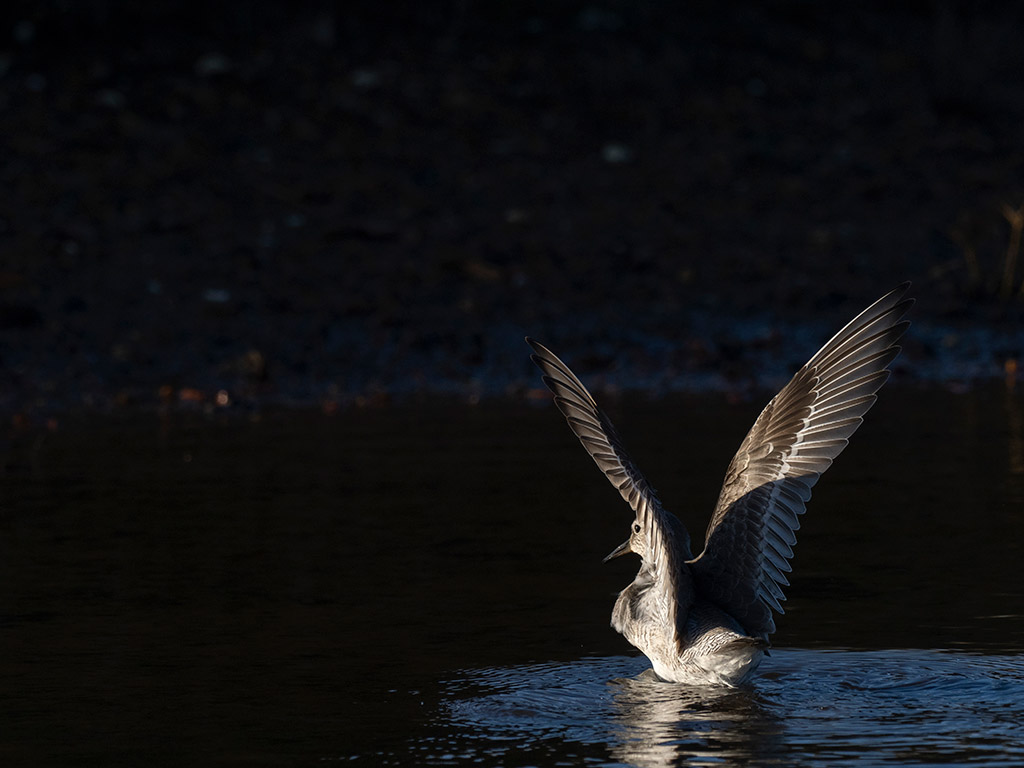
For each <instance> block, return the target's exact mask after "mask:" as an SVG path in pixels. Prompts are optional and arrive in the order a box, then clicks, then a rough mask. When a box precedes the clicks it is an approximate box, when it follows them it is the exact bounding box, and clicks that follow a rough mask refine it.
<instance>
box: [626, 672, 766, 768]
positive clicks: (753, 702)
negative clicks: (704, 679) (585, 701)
mask: <svg viewBox="0 0 1024 768" xmlns="http://www.w3.org/2000/svg"><path fill="white" fill-rule="evenodd" d="M609 685H610V686H612V688H613V693H612V701H613V711H614V718H615V720H616V722H617V723H618V725H619V728H618V729H617V732H616V734H615V735H616V738H615V739H614V740H613V742H612V743H611V744H609V746H610V748H611V751H612V754H613V755H614V757H615V758H616V759H617V760H619V761H621V762H623V763H626V764H628V765H635V766H642V768H648V767H650V768H658V767H660V766H675V765H683V764H693V763H702V762H703V761H705V760H707V761H713V762H715V763H720V762H725V763H730V764H731V763H737V764H739V763H745V762H748V761H749V760H751V759H754V758H760V759H763V758H764V757H765V756H766V755H769V754H778V753H779V752H780V751H781V731H782V727H781V723H780V722H779V720H778V718H777V717H776V716H774V715H773V714H772V713H771V712H770V711H769V709H768V708H767V707H765V706H763V705H762V703H761V702H760V700H759V697H758V694H757V692H756V691H755V690H753V689H750V688H725V687H718V686H715V687H709V686H689V685H678V684H674V683H665V682H662V681H660V680H658V678H657V676H656V675H655V674H654V672H653V670H650V669H648V670H647V671H645V672H643V673H642V674H640V675H639V676H637V677H633V678H620V679H617V680H613V681H612V682H610V683H609Z"/></svg>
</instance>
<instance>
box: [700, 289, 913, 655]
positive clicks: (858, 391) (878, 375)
mask: <svg viewBox="0 0 1024 768" xmlns="http://www.w3.org/2000/svg"><path fill="white" fill-rule="evenodd" d="M909 285H910V284H909V283H905V284H903V285H901V286H899V287H898V288H896V289H895V290H893V291H892V292H890V293H888V294H886V295H885V296H883V297H882V298H880V299H879V300H878V301H876V302H875V303H874V304H872V305H871V306H870V307H868V308H867V309H865V310H864V311H863V312H861V313H860V314H859V315H858V316H857V317H856V318H854V319H853V320H852V321H851V322H850V323H849V324H848V325H846V327H844V328H843V329H842V330H841V331H839V333H837V334H836V335H835V336H834V337H833V338H832V339H831V340H830V341H829V342H828V343H827V344H825V346H824V347H822V348H821V349H820V350H819V351H818V352H817V354H815V355H814V356H813V357H812V358H811V359H810V360H809V361H808V362H807V364H806V365H804V367H803V368H801V369H800V370H799V371H797V373H796V375H795V376H793V378H792V379H791V380H790V382H789V383H788V384H787V385H786V386H785V387H783V388H782V390H781V391H780V392H779V394H777V395H776V396H775V397H774V398H773V399H772V401H771V402H770V403H768V405H767V406H766V407H765V409H764V411H762V412H761V415H760V416H758V418H757V421H755V422H754V426H753V427H752V428H751V430H750V432H749V433H748V434H747V436H746V438H745V439H744V440H743V443H742V445H740V449H739V451H738V452H737V453H736V456H735V457H734V458H733V460H732V463H731V464H730V465H729V469H728V470H727V472H726V476H725V483H724V484H723V486H722V491H721V495H720V496H719V499H718V504H717V506H716V507H715V512H714V514H713V515H712V517H711V522H710V524H709V525H708V531H707V536H706V539H705V544H704V551H703V552H702V553H701V554H700V555H699V556H698V557H697V558H696V559H695V560H693V561H691V565H692V567H693V573H694V576H695V578H696V579H697V585H698V589H699V591H700V592H701V593H702V594H704V595H705V596H708V597H710V598H711V599H712V600H713V601H714V602H715V603H716V604H717V605H718V606H719V607H720V608H722V609H723V610H725V611H727V612H728V613H729V614H731V615H732V616H733V617H735V618H736V620H737V621H739V622H740V624H741V625H742V626H743V628H744V629H745V630H746V631H747V633H748V634H750V635H754V636H762V637H766V636H767V635H768V634H770V633H772V632H774V631H775V621H774V619H773V618H772V610H775V611H778V612H779V613H782V607H781V605H780V604H779V603H780V601H782V600H785V599H786V598H785V595H784V594H783V592H782V587H784V586H789V582H788V581H787V580H786V576H785V573H787V572H789V570H790V566H789V560H790V558H791V557H792V556H793V550H792V546H793V545H794V544H795V543H796V534H795V531H796V530H797V529H798V528H799V527H800V523H799V521H798V519H797V516H798V515H800V514H802V513H803V512H804V509H805V504H806V503H807V501H808V500H809V499H810V498H811V487H812V486H813V485H814V484H815V483H816V482H817V481H818V477H819V476H820V475H821V474H822V473H823V472H824V471H825V470H826V469H828V467H829V466H830V465H831V464H832V460H833V459H834V458H835V457H836V456H838V455H839V453H840V452H841V451H842V450H843V448H845V447H846V444H847V441H848V439H849V437H850V435H852V434H853V433H854V431H856V429H857V427H859V426H860V424H861V422H862V421H863V416H864V414H865V413H867V411H868V409H869V408H871V406H872V405H873V404H874V402H875V399H876V395H875V392H877V391H878V389H879V388H880V387H881V386H882V384H884V383H885V380H886V379H887V378H888V376H889V371H888V370H887V367H888V365H889V364H890V363H891V362H892V361H893V359H894V358H895V357H896V355H897V354H898V353H899V350H900V347H899V346H898V345H897V342H898V341H899V339H900V337H901V336H902V335H903V333H904V331H906V329H907V327H908V326H909V325H910V323H909V322H907V321H906V320H902V318H903V315H904V314H906V312H907V310H908V309H909V308H910V305H911V304H913V300H912V299H904V298H903V296H904V294H905V293H906V291H907V288H908V287H909Z"/></svg>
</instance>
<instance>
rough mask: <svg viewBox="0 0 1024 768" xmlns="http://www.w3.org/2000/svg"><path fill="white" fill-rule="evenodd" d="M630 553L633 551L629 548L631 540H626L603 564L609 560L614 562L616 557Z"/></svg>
mask: <svg viewBox="0 0 1024 768" xmlns="http://www.w3.org/2000/svg"><path fill="white" fill-rule="evenodd" d="M630 551H631V550H630V548H629V539H626V540H625V541H624V542H622V543H621V544H619V546H617V547H616V548H615V549H613V550H612V553H611V554H610V555H608V557H606V558H605V559H604V560H602V561H601V562H602V563H607V562H608V561H609V560H614V559H615V558H616V557H622V556H623V555H624V554H626V553H627V552H630Z"/></svg>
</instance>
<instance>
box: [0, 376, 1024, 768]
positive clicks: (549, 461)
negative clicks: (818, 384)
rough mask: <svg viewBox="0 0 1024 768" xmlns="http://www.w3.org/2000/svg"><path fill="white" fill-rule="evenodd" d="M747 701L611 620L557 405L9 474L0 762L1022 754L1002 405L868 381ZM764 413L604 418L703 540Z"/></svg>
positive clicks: (601, 760) (419, 414)
mask: <svg viewBox="0 0 1024 768" xmlns="http://www.w3.org/2000/svg"><path fill="white" fill-rule="evenodd" d="M882 394H883V397H882V398H881V401H880V403H879V405H878V406H877V407H876V408H875V410H874V411H873V412H872V413H871V414H870V415H869V417H868V422H867V424H866V425H865V426H864V428H863V429H862V430H861V431H860V432H859V433H858V434H857V435H856V436H855V437H854V439H853V442H852V444H851V446H850V448H849V449H848V450H847V452H846V453H845V454H844V455H843V456H842V457H840V459H839V460H838V461H837V463H836V466H834V467H833V468H832V469H831V470H830V471H829V472H828V474H827V475H826V476H825V478H824V479H823V480H822V482H821V483H819V485H818V486H817V488H816V489H815V498H814V499H813V500H812V502H811V504H810V507H809V511H808V514H807V516H806V517H805V519H804V527H803V529H802V530H801V532H800V544H799V546H798V548H797V552H796V560H795V562H794V573H793V578H792V582H793V585H792V587H791V589H790V590H789V598H790V599H789V602H788V603H787V604H786V608H787V614H786V615H785V616H783V617H781V618H780V619H779V620H778V624H779V632H778V633H777V634H776V636H775V637H774V643H775V650H773V654H772V656H771V657H770V658H769V659H767V660H766V661H765V663H764V664H763V665H762V668H761V669H762V672H761V674H760V676H759V677H758V678H757V680H756V681H755V682H754V683H753V684H752V685H751V686H749V687H748V688H744V689H741V690H736V691H729V690H694V689H690V688H687V687H684V686H677V685H667V684H663V683H659V682H657V681H654V680H651V679H649V678H648V677H647V676H646V675H644V674H643V672H644V670H645V669H646V663H645V662H644V660H643V659H642V658H637V657H636V656H635V654H634V652H633V651H632V649H631V648H630V647H629V646H628V644H626V643H625V641H624V640H622V639H621V638H620V637H619V636H618V635H616V634H615V633H614V632H613V631H612V630H611V629H610V628H609V627H608V618H609V614H610V611H611V605H612V601H613V599H614V594H615V592H616V591H617V590H618V589H620V588H621V587H622V586H624V585H625V584H626V583H628V581H629V580H630V579H631V578H632V576H633V572H634V569H635V563H632V562H628V561H627V559H626V558H623V559H622V560H620V561H615V562H613V563H610V564H608V565H602V564H601V558H602V557H603V556H604V555H605V554H607V552H608V551H610V550H611V549H612V548H613V547H614V546H615V545H616V544H618V543H619V541H620V540H621V539H622V538H624V536H625V534H626V532H627V527H628V524H629V522H630V519H631V518H630V515H629V511H628V508H626V507H625V505H623V504H622V502H621V500H620V499H619V498H618V495H617V494H616V493H615V492H614V490H612V489H611V487H610V486H608V485H607V483H606V482H605V481H604V480H603V479H602V478H601V477H600V475H599V473H598V471H597V470H596V468H594V467H593V465H592V464H591V463H590V460H589V459H588V458H587V457H586V456H585V454H584V453H583V451H582V449H581V448H580V447H579V445H578V444H577V443H576V442H575V439H574V438H573V437H572V436H571V435H570V434H569V432H568V430H567V428H566V427H565V425H564V424H563V423H562V420H561V416H560V415H559V414H558V413H557V412H556V411H555V409H554V408H553V407H551V406H549V405H548V406H543V407H538V408H528V407H525V406H523V407H511V406H500V407H499V406H486V407H479V408H476V409H469V408H464V407H457V406H448V405H443V404H430V405H425V406H421V407H403V408H396V409H384V410H376V411H352V412H343V413H339V414H336V415H334V416H331V417H325V416H323V415H320V414H314V413H277V414H267V415H264V416H263V417H262V418H261V419H260V420H258V421H252V420H249V419H247V418H245V417H241V416H232V417H229V418H226V419H221V418H219V417H218V418H207V417H203V416H201V415H198V414H195V415H187V414H184V415H183V414H177V415H172V416H170V417H165V418H159V417H157V416H135V417H132V418H126V417H105V418H101V417H91V418H89V419H82V420H76V419H74V418H65V419H63V420H62V421H61V422H60V424H59V426H58V428H57V429H56V431H54V432H52V433H49V434H47V435H46V437H45V438H39V437H38V435H29V436H27V437H16V438H15V440H14V441H13V443H12V444H11V445H9V446H8V449H7V462H6V466H7V470H6V474H5V476H4V477H3V478H2V484H0V488H2V508H0V760H3V761H4V762H5V764H26V763H33V764H76V765H139V764H146V765H161V764H166V765H176V764H182V763H184V762H189V763H199V764H209V763H215V764H239V765H277V764H286V765H288V764H323V763H328V764H333V763H348V762H352V761H355V762H357V763H360V764H367V765H373V764H389V765H396V764H399V765H420V764H425V765H445V764H467V765H468V764H480V765H494V764H510V765H560V764H565V765H573V764H581V763H585V764H594V765H616V764H625V765H645V766H646V765H674V764H688V765H689V764H692V765H723V764H725V765H728V764H734V763H742V764H778V765H793V764H806V765H812V764H823V763H825V764H827V763H833V764H846V763H850V762H857V763H858V764H860V765H875V764H879V765H880V764H902V765H929V764H939V763H944V764H945V763H966V762H970V763H971V764H973V765H1017V764H1021V763H1022V762H1024V729H1022V728H1021V727H1020V726H1019V724H1020V723H1021V722H1022V721H1024V654H1021V649H1022V647H1024V579H1022V577H1021V570H1020V568H1021V562H1022V542H1024V437H1022V418H1021V409H1022V407H1024V395H1022V394H1021V393H1009V392H1007V391H1006V390H1004V389H1000V388H993V389H991V390H984V391H976V392H972V393H969V394H966V395H950V394H945V393H939V392H917V391H911V390H907V389H904V390H900V389H898V388H891V389H890V390H888V391H885V392H883V393H882ZM760 405H761V403H760V402H752V403H749V404H744V405H739V406H735V405H728V404H726V403H725V402H724V401H723V400H722V399H721V398H720V397H711V396H709V397H703V398H697V397H693V398H684V399H678V400H673V401H669V402H660V403H641V402H627V403H622V404H619V405H617V406H616V407H613V408H611V409H610V410H611V412H612V415H613V418H615V420H616V422H617V423H618V426H619V428H620V432H622V433H623V436H624V438H625V440H626V443H627V445H628V446H629V447H630V449H631V451H632V452H633V454H634V457H635V459H636V460H637V462H638V464H639V465H640V466H641V467H642V468H643V470H644V471H645V473H646V474H647V476H648V478H649V479H650V480H651V482H652V483H653V484H654V485H655V486H656V487H658V488H659V491H660V495H661V497H662V499H663V501H664V502H665V503H666V505H667V506H668V507H669V508H670V509H672V510H674V511H676V512H677V513H678V514H680V516H681V517H683V519H684V520H685V521H686V522H687V523H688V525H689V526H690V529H691V532H692V533H693V534H694V538H695V539H699V538H701V535H702V532H703V526H704V523H705V521H706V518H707V515H708V513H709V512H710V509H711V506H712V504H713V503H714V500H715V497H716V495H717V491H718V484H719V482H720V480H721V477H722V474H723V472H724V468H725V465H726V464H727V463H728V460H729V458H730V457H731V454H732V451H733V450H734V449H735V448H736V447H737V446H738V444H739V442H740V439H741V438H742V436H743V434H744V432H745V431H746V428H747V427H748V426H749V424H750V422H751V421H752V419H753V417H754V416H755V415H756V412H757V411H758V410H759V406H760Z"/></svg>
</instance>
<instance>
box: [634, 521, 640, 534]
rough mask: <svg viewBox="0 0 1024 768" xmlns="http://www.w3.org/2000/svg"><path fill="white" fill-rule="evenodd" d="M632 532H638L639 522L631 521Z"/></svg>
mask: <svg viewBox="0 0 1024 768" xmlns="http://www.w3.org/2000/svg"><path fill="white" fill-rule="evenodd" d="M633 533H640V523H633Z"/></svg>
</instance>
